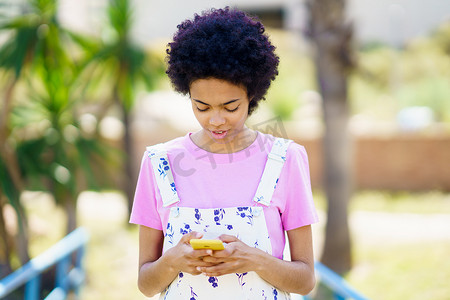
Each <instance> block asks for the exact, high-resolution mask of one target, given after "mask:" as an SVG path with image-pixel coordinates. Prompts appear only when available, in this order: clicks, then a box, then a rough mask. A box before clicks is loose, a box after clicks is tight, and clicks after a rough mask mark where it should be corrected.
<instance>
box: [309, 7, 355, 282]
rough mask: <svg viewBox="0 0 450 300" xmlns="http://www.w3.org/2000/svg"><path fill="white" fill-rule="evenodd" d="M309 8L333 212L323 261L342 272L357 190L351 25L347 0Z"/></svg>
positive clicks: (348, 255)
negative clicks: (351, 203) (353, 164)
mask: <svg viewBox="0 0 450 300" xmlns="http://www.w3.org/2000/svg"><path fill="white" fill-rule="evenodd" d="M307 7H308V10H309V16H310V20H309V21H310V22H309V29H308V31H307V34H308V36H309V37H310V38H311V40H312V42H313V44H314V45H315V46H316V57H315V61H316V72H317V81H318V85H319V89H320V92H321V94H322V98H323V111H324V121H325V133H324V137H323V145H324V167H325V172H324V174H325V178H324V181H325V182H324V184H325V192H326V197H327V200H328V211H327V224H326V232H325V245H324V250H323V254H322V257H321V261H322V262H323V263H324V264H326V265H327V266H329V267H330V268H332V269H333V270H335V271H336V272H338V273H340V274H343V273H344V272H346V271H348V270H349V269H350V267H351V251H350V250H351V246H350V234H349V227H348V220H347V219H348V213H347V206H348V201H349V199H350V197H351V193H352V180H351V169H352V168H351V157H350V151H351V140H350V135H349V132H348V128H347V124H348V118H349V108H348V93H347V85H348V79H347V78H348V74H349V71H350V69H351V68H352V67H353V64H354V61H353V57H352V51H351V41H352V26H351V25H349V24H348V23H346V18H345V10H344V8H345V0H308V1H307Z"/></svg>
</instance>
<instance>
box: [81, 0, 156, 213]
mask: <svg viewBox="0 0 450 300" xmlns="http://www.w3.org/2000/svg"><path fill="white" fill-rule="evenodd" d="M107 20H108V22H107V23H108V24H107V26H108V27H107V28H106V31H108V32H109V33H110V35H109V39H107V40H104V41H100V42H97V40H96V39H95V40H94V39H87V38H85V37H82V36H78V35H76V34H73V37H74V40H76V41H78V43H79V44H80V45H81V46H83V47H84V49H85V51H86V53H88V57H87V59H86V62H85V64H86V68H85V69H86V70H87V72H89V73H90V74H95V77H96V78H94V77H92V80H90V83H91V84H94V85H96V88H95V89H96V90H102V91H105V90H107V89H109V91H110V97H111V99H112V100H113V101H112V102H110V104H111V105H115V106H117V107H119V109H120V112H121V115H122V118H123V123H124V128H125V133H124V137H123V141H122V144H123V145H122V147H123V150H124V153H125V162H124V169H125V170H124V172H123V174H124V178H123V179H122V180H123V187H122V189H123V190H124V191H125V194H126V196H127V199H128V208H129V210H130V211H131V205H132V199H133V196H134V187H135V182H134V181H135V177H136V173H137V172H136V170H134V166H133V159H132V158H133V153H134V151H133V140H132V134H131V128H130V127H131V126H130V112H131V109H132V107H133V104H134V100H135V95H136V92H135V91H136V90H137V89H139V87H144V88H146V89H151V88H153V87H154V85H155V82H156V81H157V79H158V77H161V74H163V73H164V64H163V62H162V60H160V59H158V58H157V57H156V56H155V55H152V54H151V53H146V51H145V50H144V49H143V48H142V47H140V46H138V45H136V44H134V43H133V42H132V41H131V37H130V33H131V27H132V8H131V5H130V2H129V0H110V1H109V2H108V7H107ZM99 81H103V84H102V83H101V82H100V83H99ZM105 86H107V87H105ZM105 111H106V110H105Z"/></svg>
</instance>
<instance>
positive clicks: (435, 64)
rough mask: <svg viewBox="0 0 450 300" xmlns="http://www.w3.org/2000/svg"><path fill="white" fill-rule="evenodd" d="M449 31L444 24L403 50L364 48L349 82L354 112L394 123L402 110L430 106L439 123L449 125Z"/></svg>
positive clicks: (379, 47)
mask: <svg viewBox="0 0 450 300" xmlns="http://www.w3.org/2000/svg"><path fill="white" fill-rule="evenodd" d="M449 28H450V25H449V24H448V23H445V24H443V25H442V26H441V27H439V28H438V29H437V30H436V31H435V32H434V33H433V34H432V35H430V36H429V37H422V38H416V39H414V40H412V41H410V42H409V43H408V44H407V45H406V46H405V47H404V48H403V49H400V50H396V49H392V48H389V47H387V46H383V45H376V46H373V47H372V46H371V47H365V48H363V49H362V50H361V51H360V52H359V62H358V69H357V71H356V73H355V74H353V75H352V77H351V81H350V99H351V103H352V109H353V112H354V113H361V112H362V113H367V114H370V115H372V116H375V117H376V118H381V119H383V118H385V119H386V118H387V119H388V120H390V121H393V118H395V114H396V113H397V112H398V111H399V110H401V109H402V108H405V107H410V106H427V107H430V108H431V109H432V110H433V112H434V115H435V118H436V121H439V122H449V121H450V106H449V105H450V104H449V103H450V88H449V86H450V79H449V78H450V55H449V54H450V52H449V51H448V49H449V46H448V45H450V38H449V36H450V35H449V34H448V32H449Z"/></svg>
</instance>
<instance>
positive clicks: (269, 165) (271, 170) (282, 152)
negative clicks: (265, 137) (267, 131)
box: [253, 138, 292, 206]
mask: <svg viewBox="0 0 450 300" xmlns="http://www.w3.org/2000/svg"><path fill="white" fill-rule="evenodd" d="M291 142H292V140H286V139H283V138H276V139H275V141H274V143H273V146H272V149H271V151H270V153H269V155H268V157H267V162H266V166H265V168H264V172H263V175H262V177H261V181H260V182H259V185H258V189H257V190H256V193H255V197H254V198H253V201H255V202H256V203H261V204H263V205H265V206H270V202H271V201H272V195H273V192H274V191H275V188H276V187H277V183H278V178H279V177H280V174H281V169H282V168H283V165H284V162H285V161H286V152H287V149H288V147H289V144H290V143H291Z"/></svg>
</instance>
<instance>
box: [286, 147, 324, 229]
mask: <svg viewBox="0 0 450 300" xmlns="http://www.w3.org/2000/svg"><path fill="white" fill-rule="evenodd" d="M281 183H282V184H281ZM279 184H280V185H282V189H281V192H282V195H280V197H281V198H282V199H285V203H284V204H285V205H284V210H283V211H281V221H282V223H283V227H284V229H285V230H291V229H295V228H298V227H302V226H306V225H310V224H313V223H316V222H318V221H319V218H318V216H317V211H316V208H315V206H314V201H313V197H312V191H311V180H310V174H309V163H308V155H307V153H306V150H305V148H304V147H303V146H301V145H299V144H296V143H291V145H290V146H289V148H288V152H287V159H286V162H285V165H284V167H283V170H282V173H281V174H280V179H279ZM277 189H278V187H277Z"/></svg>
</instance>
